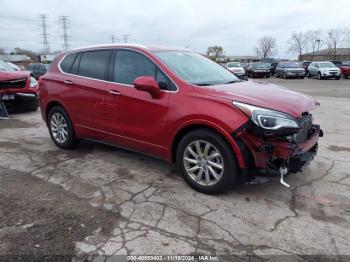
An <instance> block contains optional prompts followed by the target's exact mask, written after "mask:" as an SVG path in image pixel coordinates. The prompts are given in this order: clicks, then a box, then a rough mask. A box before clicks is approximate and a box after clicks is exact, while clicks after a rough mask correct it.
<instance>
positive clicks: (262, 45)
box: [255, 36, 277, 59]
mask: <svg viewBox="0 0 350 262" xmlns="http://www.w3.org/2000/svg"><path fill="white" fill-rule="evenodd" d="M255 49H256V51H257V54H260V57H261V58H263V59H264V58H267V57H271V56H273V55H274V54H276V52H277V50H276V39H275V38H273V37H271V36H264V37H262V38H260V39H259V40H258V43H257V46H256V47H255Z"/></svg>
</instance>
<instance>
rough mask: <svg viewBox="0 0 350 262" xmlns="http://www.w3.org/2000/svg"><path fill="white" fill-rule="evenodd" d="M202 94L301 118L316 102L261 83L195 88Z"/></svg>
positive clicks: (285, 89)
mask: <svg viewBox="0 0 350 262" xmlns="http://www.w3.org/2000/svg"><path fill="white" fill-rule="evenodd" d="M194 88H195V90H196V91H197V92H199V93H201V94H204V95H209V96H214V97H219V98H223V99H228V100H232V101H239V102H242V103H246V104H251V105H255V106H259V107H264V108H268V109H273V110H276V111H280V112H284V113H287V114H290V115H292V116H294V117H300V116H301V114H302V113H304V112H308V111H311V110H312V109H314V108H315V105H316V101H315V100H314V99H313V98H311V97H309V96H306V95H303V94H301V93H297V92H294V91H291V90H289V89H287V88H284V87H281V86H278V85H274V84H270V83H266V82H260V81H243V82H238V83H233V84H227V85H216V86H210V87H198V86H194Z"/></svg>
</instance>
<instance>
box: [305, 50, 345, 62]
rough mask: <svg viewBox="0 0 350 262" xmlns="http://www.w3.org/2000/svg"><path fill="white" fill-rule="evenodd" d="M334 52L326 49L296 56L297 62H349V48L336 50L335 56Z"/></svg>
mask: <svg viewBox="0 0 350 262" xmlns="http://www.w3.org/2000/svg"><path fill="white" fill-rule="evenodd" d="M334 53H335V52H334V50H333V49H330V48H327V49H323V50H320V51H315V52H314V53H313V52H310V53H306V54H302V55H299V56H298V60H299V61H329V60H338V61H350V48H338V49H337V52H336V54H334Z"/></svg>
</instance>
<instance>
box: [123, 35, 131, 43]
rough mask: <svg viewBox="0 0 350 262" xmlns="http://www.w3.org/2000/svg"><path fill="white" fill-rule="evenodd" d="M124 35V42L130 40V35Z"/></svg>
mask: <svg viewBox="0 0 350 262" xmlns="http://www.w3.org/2000/svg"><path fill="white" fill-rule="evenodd" d="M122 36H123V39H124V43H127V42H128V38H129V36H130V35H127V34H125V35H122Z"/></svg>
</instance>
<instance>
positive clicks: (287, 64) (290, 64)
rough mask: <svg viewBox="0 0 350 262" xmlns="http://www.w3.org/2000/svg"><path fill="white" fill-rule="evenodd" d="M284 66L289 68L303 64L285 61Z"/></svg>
mask: <svg viewBox="0 0 350 262" xmlns="http://www.w3.org/2000/svg"><path fill="white" fill-rule="evenodd" d="M284 67H287V68H298V67H301V66H300V64H299V63H297V62H293V63H285V64H284Z"/></svg>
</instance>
